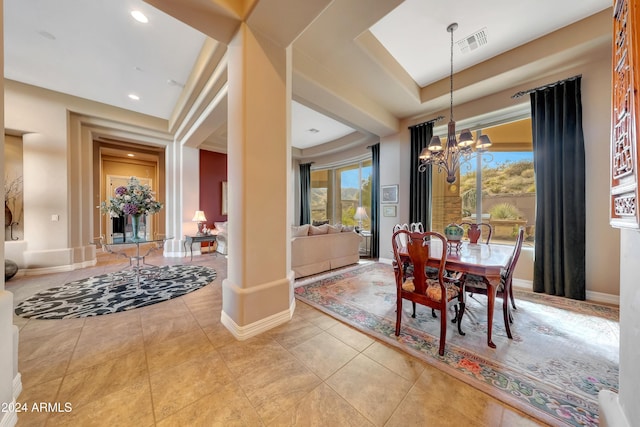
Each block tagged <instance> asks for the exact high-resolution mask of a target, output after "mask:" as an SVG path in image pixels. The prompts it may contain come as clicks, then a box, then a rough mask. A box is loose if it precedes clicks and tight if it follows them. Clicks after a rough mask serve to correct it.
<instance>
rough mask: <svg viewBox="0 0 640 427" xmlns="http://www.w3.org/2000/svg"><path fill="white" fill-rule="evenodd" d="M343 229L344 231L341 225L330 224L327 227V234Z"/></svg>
mask: <svg viewBox="0 0 640 427" xmlns="http://www.w3.org/2000/svg"><path fill="white" fill-rule="evenodd" d="M341 231H342V226H341V225H329V227H328V229H327V234H335V233H340V232H341Z"/></svg>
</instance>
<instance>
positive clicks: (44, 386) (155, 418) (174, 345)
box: [6, 254, 539, 427]
mask: <svg viewBox="0 0 640 427" xmlns="http://www.w3.org/2000/svg"><path fill="white" fill-rule="evenodd" d="M148 261H149V262H150V263H152V264H156V265H158V264H179V263H188V262H189V260H188V259H186V258H185V259H176V258H166V259H165V258H162V257H161V256H156V257H151V258H150V259H149V260H148ZM192 263H193V264H199V265H206V266H209V267H212V268H215V269H216V270H217V272H218V277H217V278H216V280H215V281H214V282H213V283H212V284H211V285H209V286H206V287H204V288H202V289H200V290H198V291H195V292H192V293H190V294H188V295H185V296H183V297H180V298H177V299H174V300H171V301H167V302H163V303H160V304H156V305H152V306H148V307H144V308H140V309H136V310H132V311H129V312H124V313H116V314H111V315H106V316H98V317H93V318H87V319H70V320H28V319H22V318H19V317H17V316H15V315H14V323H15V324H16V325H18V327H19V328H20V345H19V370H20V372H21V374H22V383H23V391H22V394H21V395H20V396H19V398H18V402H19V403H26V404H27V405H26V406H27V409H28V411H27V412H24V413H20V414H19V415H18V426H44V425H46V426H82V427H85V426H136V427H137V426H163V427H164V426H263V425H264V426H460V425H462V426H466V427H468V426H509V427H512V426H536V425H539V423H538V422H537V421H535V420H533V419H531V418H529V417H528V416H526V415H524V414H523V413H521V412H519V411H518V410H516V409H514V408H511V407H509V406H506V405H504V404H503V403H501V402H500V401H498V400H496V399H494V398H493V397H491V396H489V395H487V394H485V393H483V392H480V391H478V390H476V389H474V388H473V387H470V386H468V385H466V384H464V383H463V382H461V381H459V380H457V379H455V378H453V377H451V376H449V375H447V374H444V373H442V372H441V371H439V370H437V369H435V368H433V367H431V366H430V365H428V364H425V363H424V362H422V361H419V360H417V359H415V358H413V357H411V356H409V355H407V354H404V353H402V352H399V351H397V350H396V349H394V348H391V347H389V346H387V345H385V344H383V343H382V342H379V341H376V340H374V339H372V338H370V337H369V336H367V335H365V334H362V333H360V332H359V331H357V330H355V329H352V328H350V327H348V326H346V325H345V324H343V323H341V322H339V321H337V320H335V319H333V318H332V317H329V316H327V315H325V314H323V313H322V312H320V311H318V310H316V309H314V308H312V307H310V306H308V305H306V304H303V303H300V302H298V303H297V306H296V310H295V314H294V316H293V319H292V320H291V321H290V322H288V323H286V324H284V325H281V326H279V327H277V328H275V329H272V330H271V331H268V332H265V333H263V334H262V335H260V336H257V337H254V338H251V339H248V340H245V341H237V340H236V339H235V338H234V337H233V336H232V335H231V334H230V333H229V332H228V331H227V329H226V328H225V327H224V326H222V324H221V323H220V312H221V309H222V302H221V283H222V279H223V278H224V277H225V276H226V260H225V258H224V257H222V256H217V257H214V256H211V255H202V256H197V257H194V260H193V262H192ZM126 265H127V262H126V261H124V264H123V260H122V258H115V257H114V256H113V255H108V254H101V255H100V257H99V263H98V265H97V266H96V267H91V268H85V269H82V270H76V271H73V272H66V273H56V274H49V275H43V276H23V277H15V278H13V279H11V280H10V281H9V282H7V284H6V288H7V290H9V291H11V292H14V295H15V300H16V303H17V302H18V301H20V300H22V299H24V298H26V297H28V296H29V295H31V294H33V293H35V292H37V291H38V290H40V289H44V288H49V287H52V286H56V285H60V284H63V283H66V282H68V281H71V280H76V279H78V278H81V277H88V276H92V275H97V274H102V273H105V272H108V271H114V270H118V269H121V268H123V267H124V266H126ZM55 402H59V403H60V411H59V412H55V411H49V412H47V411H42V412H38V411H32V408H33V404H34V403H35V404H40V403H48V404H52V403H55ZM65 403H69V404H70V408H69V407H67V409H71V410H70V411H69V412H63V411H64V410H65V406H64V405H65Z"/></svg>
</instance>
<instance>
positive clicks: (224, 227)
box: [213, 221, 228, 233]
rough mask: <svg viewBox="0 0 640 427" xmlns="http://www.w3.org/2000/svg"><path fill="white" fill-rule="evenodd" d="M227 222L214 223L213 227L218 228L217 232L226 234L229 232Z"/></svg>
mask: <svg viewBox="0 0 640 427" xmlns="http://www.w3.org/2000/svg"><path fill="white" fill-rule="evenodd" d="M227 224H228V223H227V221H224V222H214V223H213V225H215V226H216V230H218V231H220V232H222V233H226V232H227Z"/></svg>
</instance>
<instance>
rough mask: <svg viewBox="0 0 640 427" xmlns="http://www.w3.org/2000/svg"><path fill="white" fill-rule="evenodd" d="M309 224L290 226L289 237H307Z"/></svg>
mask: <svg viewBox="0 0 640 427" xmlns="http://www.w3.org/2000/svg"><path fill="white" fill-rule="evenodd" d="M309 227H310V225H309V224H305V225H300V226H297V225H292V226H291V237H304V236H308V235H309Z"/></svg>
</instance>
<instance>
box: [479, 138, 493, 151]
mask: <svg viewBox="0 0 640 427" xmlns="http://www.w3.org/2000/svg"><path fill="white" fill-rule="evenodd" d="M489 147H491V140H490V139H489V137H488V136H487V135H480V138H478V143H477V144H476V149H478V150H486V149H487V148H489Z"/></svg>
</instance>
